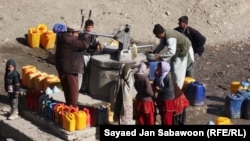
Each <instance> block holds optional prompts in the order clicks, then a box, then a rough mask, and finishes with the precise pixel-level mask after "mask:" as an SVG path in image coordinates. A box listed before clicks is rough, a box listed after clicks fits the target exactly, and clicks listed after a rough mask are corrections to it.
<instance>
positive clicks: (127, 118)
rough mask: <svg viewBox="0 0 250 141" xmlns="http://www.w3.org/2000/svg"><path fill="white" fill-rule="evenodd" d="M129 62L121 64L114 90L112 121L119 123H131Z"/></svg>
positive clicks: (131, 82)
mask: <svg viewBox="0 0 250 141" xmlns="http://www.w3.org/2000/svg"><path fill="white" fill-rule="evenodd" d="M132 74H133V73H132V69H131V67H130V65H129V64H122V66H121V67H120V71H119V75H120V76H119V77H120V78H119V79H118V82H117V84H116V86H115V87H116V88H115V92H114V121H118V124H119V125H133V124H135V122H134V120H133V84H134V80H133V75H132Z"/></svg>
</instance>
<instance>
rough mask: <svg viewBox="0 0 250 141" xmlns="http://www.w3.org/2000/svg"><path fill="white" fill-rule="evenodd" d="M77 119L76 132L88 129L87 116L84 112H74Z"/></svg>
mask: <svg viewBox="0 0 250 141" xmlns="http://www.w3.org/2000/svg"><path fill="white" fill-rule="evenodd" d="M74 114H75V119H76V130H83V129H85V128H86V127H87V119H86V118H87V114H86V112H85V111H83V110H79V111H78V112H74Z"/></svg>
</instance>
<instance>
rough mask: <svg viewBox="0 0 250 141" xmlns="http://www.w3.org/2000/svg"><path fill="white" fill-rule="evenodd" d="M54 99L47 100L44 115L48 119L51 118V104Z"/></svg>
mask: <svg viewBox="0 0 250 141" xmlns="http://www.w3.org/2000/svg"><path fill="white" fill-rule="evenodd" d="M53 102H54V101H53V99H51V98H50V99H47V100H46V101H45V112H44V116H45V117H46V118H47V119H48V118H49V114H50V113H49V105H50V104H51V103H53Z"/></svg>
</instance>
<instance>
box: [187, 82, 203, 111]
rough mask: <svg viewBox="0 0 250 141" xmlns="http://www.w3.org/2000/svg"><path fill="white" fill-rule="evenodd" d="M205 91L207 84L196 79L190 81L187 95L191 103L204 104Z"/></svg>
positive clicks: (195, 104) (194, 104)
mask: <svg viewBox="0 0 250 141" xmlns="http://www.w3.org/2000/svg"><path fill="white" fill-rule="evenodd" d="M205 92H206V89H205V86H204V85H203V84H202V83H201V82H198V81H195V82H190V83H189V85H188V87H187V91H186V93H185V95H186V97H187V99H188V100H189V102H190V104H191V105H193V106H200V105H203V104H204V101H205V97H206V95H205Z"/></svg>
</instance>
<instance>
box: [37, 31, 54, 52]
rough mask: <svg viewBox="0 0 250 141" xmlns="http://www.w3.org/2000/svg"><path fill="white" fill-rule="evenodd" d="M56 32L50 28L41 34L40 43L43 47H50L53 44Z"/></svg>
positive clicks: (52, 46)
mask: <svg viewBox="0 0 250 141" xmlns="http://www.w3.org/2000/svg"><path fill="white" fill-rule="evenodd" d="M55 42H56V33H54V32H53V31H52V30H48V31H46V32H45V33H43V34H42V35H41V45H42V48H44V49H52V48H54V46H55Z"/></svg>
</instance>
